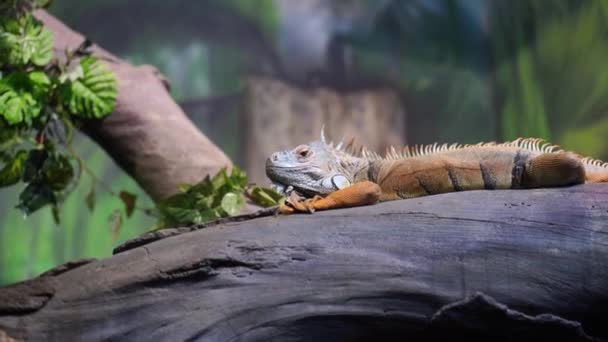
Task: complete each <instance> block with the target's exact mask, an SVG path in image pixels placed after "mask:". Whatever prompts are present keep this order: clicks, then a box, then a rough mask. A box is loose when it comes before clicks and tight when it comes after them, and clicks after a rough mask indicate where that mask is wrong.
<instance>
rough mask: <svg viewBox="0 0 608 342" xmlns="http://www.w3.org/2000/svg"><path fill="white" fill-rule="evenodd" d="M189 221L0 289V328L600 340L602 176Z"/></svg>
mask: <svg viewBox="0 0 608 342" xmlns="http://www.w3.org/2000/svg"><path fill="white" fill-rule="evenodd" d="M260 216H263V215H260ZM198 228H199V229H196V227H195V228H181V231H180V230H179V229H174V230H167V231H165V237H164V238H162V236H160V237H159V236H157V237H156V239H154V238H151V239H148V240H145V239H143V240H142V239H140V240H136V243H131V244H126V245H123V246H122V247H121V249H120V250H121V252H120V253H118V254H116V255H114V256H113V257H111V258H107V259H104V260H99V261H92V262H88V263H87V261H82V262H75V263H73V264H72V265H68V266H64V267H62V268H60V269H58V270H54V271H51V272H49V273H48V274H46V275H44V276H42V277H39V278H36V279H34V280H31V281H27V282H24V283H20V284H15V285H13V286H9V287H6V288H4V289H0V337H2V336H4V338H16V339H27V340H33V341H72V340H80V341H101V340H104V341H110V340H111V341H147V340H149V341H336V340H338V341H339V340H350V341H357V340H360V341H367V340H370V339H372V338H373V340H378V341H382V340H404V338H406V337H409V338H416V339H417V340H420V339H421V338H426V339H427V340H428V339H429V338H433V339H439V338H442V337H443V338H446V337H447V338H448V340H455V339H456V337H457V336H460V337H462V336H464V337H469V338H470V337H484V338H486V339H488V340H493V341H495V340H499V341H500V340H509V341H513V340H516V341H525V340H533V339H540V338H543V340H552V339H553V340H560V341H563V340H566V341H567V340H572V341H587V340H593V339H598V340H601V339H607V338H608V324H606V323H607V322H608V315H607V313H608V184H605V185H583V186H576V187H570V188H562V189H539V190H510V191H471V192H461V193H451V194H445V195H437V196H429V197H424V198H419V199H411V200H401V201H393V202H387V203H383V204H379V205H375V206H368V207H361V208H351V209H344V210H334V211H327V212H319V213H316V214H314V215H307V214H302V215H293V216H267V217H258V218H255V219H251V220H245V221H239V222H225V221H224V222H220V223H217V224H213V225H208V226H206V227H198ZM180 232H182V233H181V234H180Z"/></svg>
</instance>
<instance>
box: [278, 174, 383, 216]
mask: <svg viewBox="0 0 608 342" xmlns="http://www.w3.org/2000/svg"><path fill="white" fill-rule="evenodd" d="M381 193H382V191H381V189H380V186H379V185H378V184H376V183H374V182H369V181H363V182H358V183H355V184H353V185H351V186H349V187H346V188H344V189H340V190H336V191H334V192H332V193H330V194H329V195H327V196H325V197H321V196H318V195H317V196H315V197H313V198H308V199H305V200H301V199H300V198H298V197H297V196H296V195H292V196H290V197H289V198H288V199H287V200H286V201H285V204H284V205H282V206H281V207H280V208H279V211H280V212H281V213H283V214H291V213H295V212H308V213H312V212H315V211H317V210H328V209H338V208H348V207H356V206H360V205H370V204H375V203H377V202H378V201H379V200H380V195H381Z"/></svg>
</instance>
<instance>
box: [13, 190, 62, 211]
mask: <svg viewBox="0 0 608 342" xmlns="http://www.w3.org/2000/svg"><path fill="white" fill-rule="evenodd" d="M56 203H57V198H56V197H55V194H54V193H53V190H51V188H49V187H48V186H46V185H45V184H42V183H39V182H33V183H30V184H29V185H28V186H26V187H25V189H24V190H23V191H22V192H21V194H20V195H19V203H18V204H17V208H18V209H20V210H21V212H22V213H23V215H25V216H28V215H30V214H31V213H33V212H35V211H36V210H38V209H40V208H42V207H44V206H46V205H49V204H56Z"/></svg>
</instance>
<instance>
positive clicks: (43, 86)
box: [27, 71, 51, 98]
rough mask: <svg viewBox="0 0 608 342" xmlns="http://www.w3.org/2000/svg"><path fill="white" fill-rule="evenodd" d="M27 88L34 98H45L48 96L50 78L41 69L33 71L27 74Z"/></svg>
mask: <svg viewBox="0 0 608 342" xmlns="http://www.w3.org/2000/svg"><path fill="white" fill-rule="evenodd" d="M27 78H28V80H29V83H30V84H29V88H30V91H31V93H32V94H33V95H34V96H35V97H36V98H46V97H47V96H48V91H49V87H50V86H51V79H50V78H49V76H48V75H47V74H46V73H44V72H42V71H33V72H30V73H28V74H27Z"/></svg>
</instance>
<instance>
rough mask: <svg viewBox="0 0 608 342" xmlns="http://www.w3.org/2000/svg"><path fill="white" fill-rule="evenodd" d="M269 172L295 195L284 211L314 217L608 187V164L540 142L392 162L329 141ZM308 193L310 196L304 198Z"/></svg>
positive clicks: (270, 163)
mask: <svg viewBox="0 0 608 342" xmlns="http://www.w3.org/2000/svg"><path fill="white" fill-rule="evenodd" d="M266 170H267V174H268V176H269V178H270V179H271V180H273V182H275V184H276V185H278V186H279V188H281V189H290V190H291V189H293V191H292V192H291V194H290V196H289V198H288V200H287V201H286V204H285V205H283V206H282V207H281V208H280V211H281V212H283V213H293V212H314V211H316V210H327V209H336V208H345V207H353V206H359V205H369V204H374V203H376V202H378V201H389V200H396V199H403V198H412V197H418V196H425V195H433V194H439V193H445V192H454V191H466V190H478V189H488V190H491V189H526V188H539V187H556V186H568V185H574V184H581V183H585V182H588V183H596V182H608V163H604V162H601V161H598V160H593V159H590V158H582V157H580V156H579V155H577V154H574V153H571V152H566V151H562V150H561V149H560V148H559V147H558V146H554V145H549V144H547V143H544V142H543V141H542V140H540V139H518V140H516V141H513V142H508V143H503V144H495V143H481V144H477V145H464V146H460V145H451V146H448V145H436V144H435V145H429V146H417V147H414V148H408V147H406V148H404V149H403V150H402V151H401V152H397V151H396V150H395V149H391V150H390V151H389V152H387V154H386V156H385V157H380V156H378V155H377V154H375V153H372V152H368V151H365V150H363V151H361V152H360V153H357V154H356V153H354V152H353V151H352V148H346V149H342V148H341V147H340V146H338V147H333V144H325V142H324V141H323V139H322V141H321V142H313V143H311V144H309V145H300V146H298V147H296V149H294V150H292V151H284V152H278V153H275V154H273V155H272V156H271V157H270V158H269V159H268V160H267V168H266ZM301 195H305V196H306V197H308V198H305V199H302V198H301Z"/></svg>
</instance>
